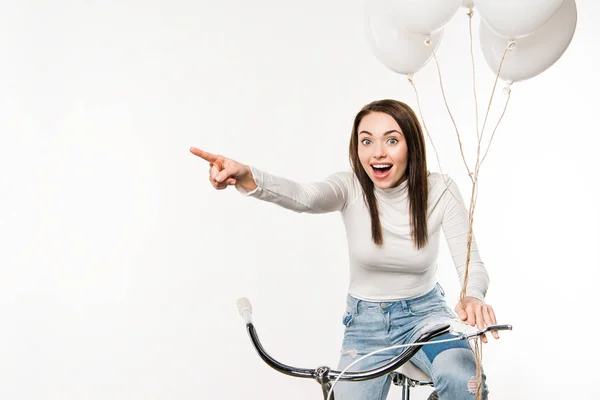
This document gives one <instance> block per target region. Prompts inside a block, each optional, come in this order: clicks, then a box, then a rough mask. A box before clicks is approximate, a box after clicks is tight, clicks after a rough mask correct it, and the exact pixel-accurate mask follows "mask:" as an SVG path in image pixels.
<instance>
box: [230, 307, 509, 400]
mask: <svg viewBox="0 0 600 400" xmlns="http://www.w3.org/2000/svg"><path fill="white" fill-rule="evenodd" d="M238 310H239V312H240V314H241V315H242V316H243V317H244V320H245V322H246V331H247V333H248V336H249V337H250V340H251V342H252V344H253V345H254V348H255V350H256V351H257V353H258V355H259V356H260V358H261V359H262V360H263V361H264V362H265V363H266V364H267V365H268V366H270V367H271V368H273V369H274V370H276V371H279V372H281V373H283V374H285V375H289V376H293V377H296V378H310V379H315V380H316V381H317V382H318V383H319V384H320V385H321V389H322V391H323V399H325V400H327V396H328V395H329V391H330V389H331V386H332V381H335V380H336V379H338V378H339V379H338V380H339V381H364V380H369V379H375V378H378V377H380V376H383V375H386V374H389V373H391V372H393V371H395V370H396V369H398V368H399V367H400V366H402V365H403V364H404V363H406V362H407V361H409V360H410V359H411V358H412V357H413V356H414V355H415V354H416V353H417V352H418V351H419V350H420V349H421V347H423V346H424V345H425V343H427V342H429V341H431V340H432V339H435V338H436V337H439V336H442V335H445V334H447V333H452V334H457V335H458V336H459V338H460V339H465V340H466V339H469V338H471V337H474V336H478V335H482V334H483V333H485V332H488V331H492V330H512V326H511V325H492V326H488V327H487V328H486V329H484V330H482V331H472V332H471V333H464V332H463V333H461V332H456V331H455V330H453V329H452V325H450V324H440V325H437V326H434V327H432V328H431V329H429V330H428V331H426V332H424V333H422V334H421V335H420V336H419V337H418V338H417V340H416V341H415V343H420V344H415V345H411V346H409V347H407V348H406V349H405V350H404V351H403V352H402V353H401V354H399V355H398V356H396V357H394V358H392V359H391V360H390V361H389V362H388V363H386V364H384V365H382V366H380V367H378V368H373V369H370V370H366V371H359V372H345V373H344V374H342V371H338V370H333V369H331V368H329V367H327V366H320V367H318V368H314V369H311V368H297V367H292V366H289V365H286V364H283V363H281V362H280V361H277V360H276V359H275V358H273V357H272V356H271V355H269V353H267V351H266V350H265V349H264V347H263V346H262V344H261V342H260V340H259V338H258V334H257V332H256V328H255V327H254V324H253V323H252V307H251V305H250V302H249V301H248V299H245V298H242V299H239V300H238ZM329 399H330V400H335V397H334V393H331V395H330V396H329Z"/></svg>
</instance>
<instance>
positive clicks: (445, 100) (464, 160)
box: [433, 52, 473, 182]
mask: <svg viewBox="0 0 600 400" xmlns="http://www.w3.org/2000/svg"><path fill="white" fill-rule="evenodd" d="M433 58H434V59H435V65H436V66H437V71H438V77H439V80H440V88H441V89H442V97H443V98H444V104H445V105H446V110H448V114H449V115H450V119H451V120H452V124H453V125H454V130H455V131H456V138H457V139H458V147H460V154H461V155H462V159H463V162H464V164H465V168H466V169H467V172H468V173H469V177H470V178H471V182H472V181H473V174H472V173H471V170H470V169H469V164H467V159H466V158H465V152H464V150H463V145H462V140H461V139H460V133H459V132H458V126H456V120H455V119H454V116H453V115H452V111H450V106H449V105H448V100H447V99H446V92H445V91H444V84H443V83H442V72H441V71H440V63H439V61H438V58H437V55H436V54H435V52H434V53H433Z"/></svg>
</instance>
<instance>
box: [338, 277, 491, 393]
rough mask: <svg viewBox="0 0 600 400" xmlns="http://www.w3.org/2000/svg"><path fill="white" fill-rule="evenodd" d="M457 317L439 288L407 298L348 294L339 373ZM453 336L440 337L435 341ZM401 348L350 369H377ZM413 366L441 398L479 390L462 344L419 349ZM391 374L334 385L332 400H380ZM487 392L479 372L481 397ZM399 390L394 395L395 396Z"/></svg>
mask: <svg viewBox="0 0 600 400" xmlns="http://www.w3.org/2000/svg"><path fill="white" fill-rule="evenodd" d="M454 318H456V314H455V313H454V312H453V311H452V310H451V309H450V308H449V307H448V305H447V303H446V299H445V297H444V292H443V290H442V288H441V286H440V285H439V284H437V285H436V286H435V287H434V288H433V289H432V290H431V291H430V292H428V293H426V294H424V295H423V296H419V297H416V298H413V299H409V300H402V301H396V302H368V301H363V300H358V299H356V298H354V297H352V296H348V300H347V309H346V314H345V315H344V319H343V323H344V325H345V331H344V341H343V345H342V352H341V357H340V362H339V365H338V369H339V370H342V369H344V368H346V367H347V366H348V365H350V364H351V363H352V362H353V361H354V360H356V359H357V358H359V357H361V356H363V355H366V354H368V353H370V352H372V351H374V350H379V349H382V348H384V347H389V346H394V345H399V344H404V343H410V342H414V341H415V340H416V339H417V338H418V337H419V335H420V332H421V331H422V330H423V329H424V328H425V329H426V328H427V327H429V326H432V325H437V324H439V323H444V321H445V320H448V319H454ZM449 337H452V336H451V335H444V336H441V337H438V338H436V339H433V340H442V339H446V338H449ZM404 350H405V348H396V349H390V350H386V351H385V352H381V353H377V354H375V355H372V356H369V357H367V358H365V359H363V360H362V361H360V362H358V363H356V364H354V365H353V366H352V367H351V368H350V369H349V371H353V370H365V369H371V368H375V367H378V366H379V365H381V364H384V363H386V362H388V361H389V360H390V359H391V358H393V357H394V356H396V355H398V354H400V353H402V351H404ZM411 362H412V363H413V364H415V365H416V366H417V367H418V368H420V369H421V370H423V371H424V372H425V373H426V374H427V375H429V376H430V377H431V378H432V380H433V383H434V386H435V390H436V391H437V392H438V395H439V398H440V400H463V399H464V400H467V399H468V400H474V399H475V397H476V396H475V394H476V390H477V379H476V376H477V374H476V364H475V355H474V353H473V350H472V349H471V347H470V346H469V344H468V343H467V342H466V341H464V340H459V341H453V342H444V343H440V344H434V345H425V346H423V347H422V348H421V349H420V350H419V352H418V353H417V354H415V355H414V356H413V357H412V359H411ZM390 385H391V378H390V376H389V375H386V376H383V377H380V378H377V379H373V380H368V381H361V382H338V383H337V384H336V385H335V388H334V393H335V398H336V400H384V399H386V398H387V394H388V392H389V390H390ZM487 395H488V388H487V384H486V382H485V374H484V373H483V371H482V399H484V400H485V399H487ZM399 396H400V392H399V393H398V397H399Z"/></svg>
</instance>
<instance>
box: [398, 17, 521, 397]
mask: <svg viewBox="0 0 600 400" xmlns="http://www.w3.org/2000/svg"><path fill="white" fill-rule="evenodd" d="M467 15H468V16H469V38H470V49H471V66H472V72H473V93H474V98H475V121H476V132H477V160H476V163H475V169H474V172H471V170H470V169H469V166H468V163H467V161H466V157H465V153H464V149H463V145H462V140H461V137H460V132H459V130H458V126H457V124H456V120H455V119H454V116H453V115H452V111H451V110H450V107H449V105H448V100H447V98H446V93H445V90H444V85H443V79H442V73H441V69H440V64H439V61H438V58H437V54H436V52H435V51H434V52H433V56H434V59H435V63H436V66H437V71H438V77H439V83H440V88H441V92H442V97H443V99H444V104H445V105H446V110H447V111H448V114H449V115H450V119H451V120H452V123H453V125H454V129H455V131H456V136H457V139H458V144H459V148H460V152H461V156H462V159H463V162H464V164H465V167H466V169H467V172H468V174H469V177H470V179H471V182H472V188H471V201H470V204H469V210H468V214H469V230H468V234H467V255H466V260H465V273H464V281H463V285H462V288H461V293H460V302H461V305H462V306H463V308H464V306H465V304H464V302H465V297H466V291H467V284H468V280H469V266H470V262H471V250H472V244H473V225H474V215H475V208H476V205H477V198H478V194H479V181H478V179H479V172H480V170H481V165H482V163H483V161H484V160H485V158H486V157H487V154H488V152H489V149H490V146H491V143H492V140H493V138H494V136H495V133H496V131H497V129H498V126H499V125H500V122H501V121H502V118H503V117H504V114H505V112H506V109H507V107H508V102H509V100H510V83H509V91H508V96H507V99H506V103H505V105H504V109H503V111H502V114H501V116H500V118H499V120H498V122H497V123H496V126H495V127H494V131H493V133H492V135H491V138H490V141H489V143H488V146H487V148H486V151H485V153H484V156H483V158H481V141H482V139H483V133H484V130H485V125H486V123H487V120H488V117H489V113H490V110H491V106H492V101H493V97H494V94H495V91H496V86H497V83H498V79H499V77H500V71H501V69H502V65H503V63H504V59H505V57H506V54H507V52H508V51H509V50H511V49H512V48H513V47H514V41H510V42H509V44H508V46H507V47H506V49H505V51H504V54H503V56H502V59H501V61H500V65H499V67H498V71H497V74H496V78H495V81H494V86H493V88H492V93H491V96H490V100H489V102H488V108H487V111H486V116H485V119H484V123H483V127H482V128H481V132H480V131H479V109H478V100H477V90H476V78H475V57H474V54H473V32H472V26H473V25H472V16H473V10H470V11H469V13H468V14H467ZM426 44H427V45H429V44H428V43H426ZM408 80H409V82H410V84H411V85H412V87H413V89H414V91H415V96H416V99H417V105H418V108H419V113H420V115H421V120H422V121H423V127H424V128H425V132H426V133H427V136H428V138H429V140H430V142H431V144H432V146H433V149H434V151H435V155H436V158H437V161H438V165H439V168H440V173H441V174H442V176H443V171H442V166H441V162H440V158H439V154H438V152H437V149H436V147H435V143H434V141H433V139H432V137H431V134H430V132H429V129H428V128H427V125H426V123H425V118H424V117H423V112H422V108H421V102H420V99H419V95H418V91H417V88H416V86H415V84H414V80H413V76H412V75H410V76H409V78H408ZM444 181H445V183H446V187H447V188H448V189H449V187H448V186H449V185H448V182H447V181H446V180H445V179H444ZM449 192H450V193H451V194H452V196H453V197H454V198H455V199H456V196H454V194H453V193H452V191H451V190H449ZM457 202H458V201H457ZM480 340H481V339H480V338H478V339H477V340H476V342H475V358H476V369H477V377H476V379H477V392H476V398H477V400H481V396H482V374H481V369H482V368H481V365H482V352H481V345H480Z"/></svg>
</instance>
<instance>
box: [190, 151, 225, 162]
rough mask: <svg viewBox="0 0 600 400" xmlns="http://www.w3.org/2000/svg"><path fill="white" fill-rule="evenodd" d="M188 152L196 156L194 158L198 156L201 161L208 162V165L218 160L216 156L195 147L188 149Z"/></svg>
mask: <svg viewBox="0 0 600 400" xmlns="http://www.w3.org/2000/svg"><path fill="white" fill-rule="evenodd" d="M190 152H191V153H192V154H194V155H196V156H198V157H200V158H202V159H204V160H206V161H208V162H210V163H213V162H215V161H217V158H218V157H217V156H216V155H214V154H211V153H209V152H207V151H204V150H200V149H198V148H196V147H190Z"/></svg>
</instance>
